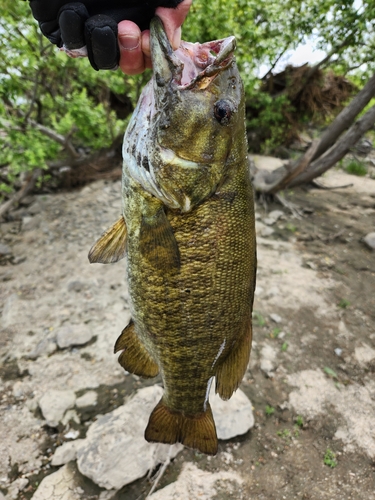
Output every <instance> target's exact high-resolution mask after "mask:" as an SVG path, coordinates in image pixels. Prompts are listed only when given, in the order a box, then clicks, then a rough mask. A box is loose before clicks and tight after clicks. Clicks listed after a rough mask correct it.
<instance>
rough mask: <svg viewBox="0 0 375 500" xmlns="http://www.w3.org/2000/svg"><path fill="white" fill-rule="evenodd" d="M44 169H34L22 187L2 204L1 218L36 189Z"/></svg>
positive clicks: (0, 208) (0, 209)
mask: <svg viewBox="0 0 375 500" xmlns="http://www.w3.org/2000/svg"><path fill="white" fill-rule="evenodd" d="M41 173H42V170H41V169H39V168H37V169H36V170H34V171H33V173H32V174H31V176H30V177H29V179H28V180H27V181H26V182H25V183H24V185H23V186H22V188H21V189H20V190H19V191H17V192H16V193H15V194H14V195H13V196H12V197H11V198H9V200H7V201H5V202H4V203H3V204H2V205H0V219H1V218H2V217H3V216H4V215H5V214H6V213H7V212H8V211H9V210H10V209H11V208H12V207H13V205H15V204H17V203H19V202H20V201H21V200H22V198H24V197H25V196H27V195H28V194H29V193H31V192H32V190H33V189H34V186H35V183H36V181H37V180H38V177H39V176H40V175H41Z"/></svg>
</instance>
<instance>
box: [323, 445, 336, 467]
mask: <svg viewBox="0 0 375 500" xmlns="http://www.w3.org/2000/svg"><path fill="white" fill-rule="evenodd" d="M323 462H324V465H328V467H331V468H332V469H333V468H335V467H336V465H337V460H336V455H335V453H333V451H332V450H330V449H329V448H327V450H326V452H325V454H324V460H323Z"/></svg>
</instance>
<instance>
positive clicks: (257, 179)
mask: <svg viewBox="0 0 375 500" xmlns="http://www.w3.org/2000/svg"><path fill="white" fill-rule="evenodd" d="M373 97H375V73H374V75H373V76H372V77H371V78H370V80H369V81H368V82H367V83H366V85H365V86H364V87H363V89H362V90H361V91H360V92H358V94H357V95H356V96H355V97H354V98H353V100H352V101H351V102H350V104H349V105H348V106H347V107H346V108H345V109H343V110H342V111H341V113H340V114H339V115H338V116H337V117H336V119H335V120H334V121H333V122H332V123H331V125H330V126H329V127H328V128H327V130H326V131H325V132H324V133H323V135H322V137H321V138H320V140H319V142H318V143H316V142H315V141H314V142H313V144H312V145H311V147H310V148H309V149H308V151H307V152H306V153H305V155H304V156H303V157H302V158H300V159H299V160H297V162H295V163H294V164H289V165H287V166H285V167H280V168H277V169H276V170H274V171H272V172H266V171H260V172H257V173H255V176H254V180H253V183H254V187H255V190H256V191H259V192H262V193H270V194H275V193H276V192H278V191H280V190H281V189H284V188H286V187H294V186H300V185H301V184H305V183H307V182H311V181H312V180H313V179H315V178H316V177H319V176H320V175H322V174H323V173H324V172H326V171H327V170H328V169H330V168H331V167H333V166H334V165H335V163H337V162H338V161H340V160H341V159H342V158H343V157H344V156H345V155H346V154H347V153H348V152H349V151H350V149H351V148H353V147H354V146H355V144H356V143H357V142H358V141H359V139H360V138H361V137H362V136H363V134H365V133H366V132H367V131H368V130H369V129H371V128H372V127H373V126H374V124H375V106H373V107H372V108H370V109H369V110H368V111H367V113H365V115H363V116H362V118H360V119H359V120H358V121H357V122H355V123H354V124H353V122H354V120H355V118H356V116H357V115H358V114H359V113H360V112H361V111H362V110H363V108H365V107H366V106H367V104H368V103H369V102H370V100H371V99H372V98H373ZM350 126H351V127H350ZM349 127H350V129H349V130H348V132H347V133H346V134H345V135H344V136H342V137H341V138H340V139H339V137H340V136H341V134H342V133H343V132H344V131H345V130H346V129H348V128H349Z"/></svg>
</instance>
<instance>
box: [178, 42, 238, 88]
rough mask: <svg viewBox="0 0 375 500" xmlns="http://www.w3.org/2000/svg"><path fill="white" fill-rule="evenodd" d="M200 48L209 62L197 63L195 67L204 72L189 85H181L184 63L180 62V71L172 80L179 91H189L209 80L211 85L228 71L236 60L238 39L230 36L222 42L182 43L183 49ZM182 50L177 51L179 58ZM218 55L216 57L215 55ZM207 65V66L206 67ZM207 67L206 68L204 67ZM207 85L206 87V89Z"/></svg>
mask: <svg viewBox="0 0 375 500" xmlns="http://www.w3.org/2000/svg"><path fill="white" fill-rule="evenodd" d="M194 45H195V46H198V50H199V51H200V52H201V54H204V55H205V56H208V57H207V60H206V61H204V60H199V58H196V59H198V64H197V63H195V66H196V67H197V66H198V65H199V66H201V67H202V66H203V70H202V71H200V72H199V73H198V74H197V76H196V77H195V78H193V79H192V80H191V81H190V82H189V83H186V84H183V83H181V78H182V73H183V67H184V64H183V61H180V64H179V65H178V69H179V70H178V71H177V72H176V73H175V74H174V76H173V78H172V83H173V84H174V86H175V87H177V89H178V90H189V89H192V88H194V87H196V86H199V84H200V83H201V82H202V81H204V80H206V79H209V82H208V84H209V83H211V81H212V80H213V79H214V78H215V76H216V75H217V74H218V73H220V72H222V71H224V70H225V69H227V68H228V67H229V66H230V65H231V64H232V62H233V60H234V54H233V53H234V51H235V49H236V38H235V37H234V36H230V37H227V38H222V39H220V40H213V41H211V42H206V43H203V44H189V43H188V42H181V48H184V47H185V46H194ZM179 50H180V49H177V50H176V51H175V52H174V56H175V57H177V58H178V52H179ZM214 53H215V54H216V56H215V55H214ZM205 64H206V65H205ZM204 65H205V66H204ZM206 87H207V85H206V86H205V87H204V88H206Z"/></svg>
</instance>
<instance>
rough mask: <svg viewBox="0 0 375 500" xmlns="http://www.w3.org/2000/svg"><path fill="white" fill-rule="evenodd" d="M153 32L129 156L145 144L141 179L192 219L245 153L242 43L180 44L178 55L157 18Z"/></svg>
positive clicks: (170, 204) (167, 203)
mask: <svg viewBox="0 0 375 500" xmlns="http://www.w3.org/2000/svg"><path fill="white" fill-rule="evenodd" d="M150 30H151V33H150V46H151V59H152V64H153V78H152V81H151V82H150V84H149V86H148V88H147V89H145V91H144V95H143V97H141V99H140V104H139V110H138V111H137V113H138V125H136V124H135V125H134V130H135V129H137V134H138V135H137V139H136V140H135V139H132V137H131V134H130V133H129V134H128V137H129V141H128V145H127V149H126V151H130V150H131V148H132V147H133V150H134V152H135V153H136V152H137V151H139V150H140V147H139V145H140V144H142V145H143V146H144V144H145V143H146V142H147V148H146V147H143V150H142V154H141V155H139V156H138V158H139V159H138V162H137V165H138V167H137V168H138V170H137V171H136V168H134V169H133V171H134V172H135V175H136V176H137V179H139V181H140V182H141V183H143V186H144V187H145V188H146V189H147V187H148V188H149V191H150V192H152V194H155V195H156V196H157V197H158V198H160V199H161V200H162V201H163V202H164V203H165V204H166V205H168V206H169V207H170V208H178V209H180V210H182V211H183V212H187V211H190V210H191V209H192V208H193V207H195V206H196V205H197V204H199V203H201V202H202V201H203V200H205V199H206V198H207V197H209V196H210V195H212V194H213V193H214V192H215V191H216V190H217V188H218V186H220V185H221V184H222V183H223V179H224V178H225V176H226V174H227V173H228V169H229V168H230V165H231V164H232V163H233V161H232V160H233V158H234V157H236V156H237V157H239V156H240V154H239V153H238V148H239V147H242V148H243V147H244V145H245V141H246V139H245V125H244V116H245V115H244V93H243V85H242V81H241V78H240V75H239V72H238V69H237V66H236V63H235V60H234V56H233V53H234V50H235V47H236V41H235V38H234V37H233V36H231V37H228V38H224V39H222V40H215V41H211V42H206V43H202V44H200V43H189V42H181V44H180V47H179V48H178V49H177V50H175V51H174V50H173V49H172V47H171V44H170V42H169V40H168V37H167V35H166V33H165V30H164V26H163V24H162V22H161V20H160V19H159V18H157V17H155V18H154V19H153V20H152V22H151V25H150ZM147 110H149V111H147ZM146 115H147V116H146ZM141 127H143V129H141ZM130 130H133V129H132V127H130ZM147 131H149V132H147ZM132 134H133V136H134V137H135V132H132ZM138 137H144V140H143V139H142V140H140V139H139V138H138ZM136 141H137V143H136V147H134V146H131V144H132V143H133V144H135V142H136ZM236 146H237V148H236ZM245 147H246V146H245ZM146 149H147V161H145V160H144V158H145V156H146ZM236 151H237V153H236ZM242 152H243V151H242ZM128 156H129V154H128ZM133 156H134V155H133ZM129 163H131V161H129ZM142 164H143V165H146V167H147V172H146V171H145V170H143V171H142V170H141V168H142V167H139V165H142ZM133 165H135V162H134V161H133ZM146 184H147V187H146ZM150 186H151V187H150Z"/></svg>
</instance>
